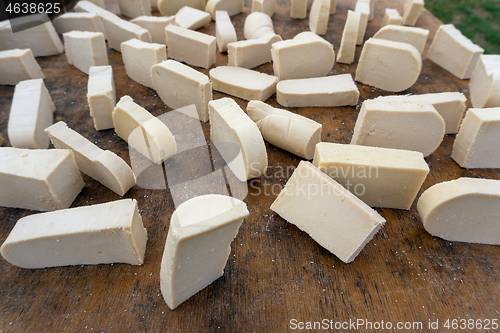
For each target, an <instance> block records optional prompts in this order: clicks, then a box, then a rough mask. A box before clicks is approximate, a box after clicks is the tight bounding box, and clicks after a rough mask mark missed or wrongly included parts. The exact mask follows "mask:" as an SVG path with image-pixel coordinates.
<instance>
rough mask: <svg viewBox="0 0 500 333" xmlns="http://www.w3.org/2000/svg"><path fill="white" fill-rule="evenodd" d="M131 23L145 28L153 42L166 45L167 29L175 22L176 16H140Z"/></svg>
mask: <svg viewBox="0 0 500 333" xmlns="http://www.w3.org/2000/svg"><path fill="white" fill-rule="evenodd" d="M130 22H132V23H135V24H137V25H138V26H141V27H143V28H144V29H146V30H147V31H149V34H150V35H151V41H152V42H153V43H157V44H166V37H165V28H166V26H167V25H169V24H171V23H174V22H175V16H169V17H164V16H161V17H158V16H139V17H136V18H135V19H133V20H130Z"/></svg>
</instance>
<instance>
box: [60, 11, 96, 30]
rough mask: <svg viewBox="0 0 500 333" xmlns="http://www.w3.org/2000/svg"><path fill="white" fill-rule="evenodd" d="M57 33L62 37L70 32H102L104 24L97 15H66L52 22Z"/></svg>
mask: <svg viewBox="0 0 500 333" xmlns="http://www.w3.org/2000/svg"><path fill="white" fill-rule="evenodd" d="M52 23H53V24H54V28H55V29H56V31H57V32H58V33H59V34H60V35H62V34H64V33H66V32H70V31H74V30H76V31H91V32H102V33H104V29H102V22H101V18H100V17H99V15H97V14H96V13H72V12H68V13H64V14H63V15H61V16H59V17H57V18H56V19H54V20H53V21H52Z"/></svg>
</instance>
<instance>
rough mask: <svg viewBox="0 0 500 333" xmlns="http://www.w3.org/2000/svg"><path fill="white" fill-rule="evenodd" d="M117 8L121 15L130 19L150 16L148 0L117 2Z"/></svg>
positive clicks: (123, 0) (122, 0)
mask: <svg viewBox="0 0 500 333" xmlns="http://www.w3.org/2000/svg"><path fill="white" fill-rule="evenodd" d="M117 2H118V7H119V8H120V13H121V14H122V15H125V16H128V17H130V18H136V17H139V16H143V15H146V16H151V5H150V4H149V0H118V1H117Z"/></svg>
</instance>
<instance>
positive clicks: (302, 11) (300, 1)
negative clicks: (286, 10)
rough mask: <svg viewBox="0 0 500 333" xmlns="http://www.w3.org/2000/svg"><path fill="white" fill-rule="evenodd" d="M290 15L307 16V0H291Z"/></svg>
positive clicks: (294, 16) (298, 17)
mask: <svg viewBox="0 0 500 333" xmlns="http://www.w3.org/2000/svg"><path fill="white" fill-rule="evenodd" d="M291 7H292V8H291V10H290V17H291V18H296V19H304V18H306V16H307V0H292V4H291Z"/></svg>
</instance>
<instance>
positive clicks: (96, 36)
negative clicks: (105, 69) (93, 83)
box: [63, 31, 108, 74]
mask: <svg viewBox="0 0 500 333" xmlns="http://www.w3.org/2000/svg"><path fill="white" fill-rule="evenodd" d="M63 38H64V46H65V48H66V58H67V59H68V63H69V64H70V65H73V66H75V67H76V68H78V69H79V70H81V71H82V72H84V73H85V74H88V73H89V69H90V67H91V66H106V65H108V52H107V49H106V42H105V41H104V35H103V34H102V32H90V31H70V32H66V33H65V34H64V35H63Z"/></svg>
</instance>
